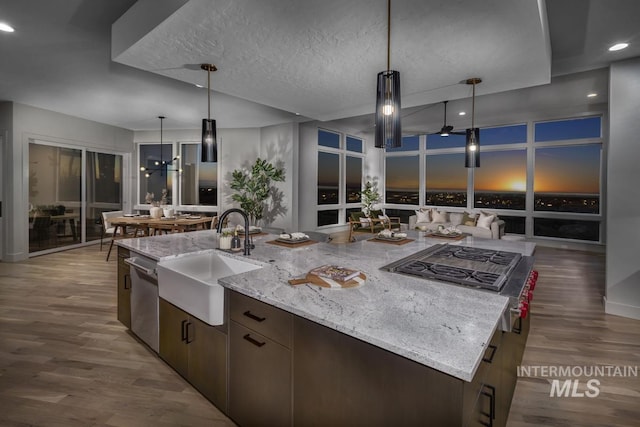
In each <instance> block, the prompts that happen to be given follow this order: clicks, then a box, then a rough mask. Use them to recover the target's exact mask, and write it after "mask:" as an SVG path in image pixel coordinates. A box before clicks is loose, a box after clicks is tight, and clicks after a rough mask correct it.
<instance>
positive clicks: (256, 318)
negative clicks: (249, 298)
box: [243, 310, 267, 322]
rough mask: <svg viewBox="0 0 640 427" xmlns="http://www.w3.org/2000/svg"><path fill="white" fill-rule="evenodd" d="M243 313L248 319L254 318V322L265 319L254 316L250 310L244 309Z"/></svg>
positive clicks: (264, 318)
mask: <svg viewBox="0 0 640 427" xmlns="http://www.w3.org/2000/svg"><path fill="white" fill-rule="evenodd" d="M243 314H244V315H245V316H247V317H248V318H249V319H253V320H255V321H256V322H264V321H265V320H267V318H266V317H260V316H256V315H255V314H253V313H252V312H251V311H250V310H247V311H245V312H244V313H243Z"/></svg>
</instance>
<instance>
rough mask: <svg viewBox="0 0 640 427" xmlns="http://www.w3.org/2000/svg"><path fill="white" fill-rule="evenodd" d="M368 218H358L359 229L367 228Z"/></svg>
mask: <svg viewBox="0 0 640 427" xmlns="http://www.w3.org/2000/svg"><path fill="white" fill-rule="evenodd" d="M369 223H370V221H369V218H360V227H369Z"/></svg>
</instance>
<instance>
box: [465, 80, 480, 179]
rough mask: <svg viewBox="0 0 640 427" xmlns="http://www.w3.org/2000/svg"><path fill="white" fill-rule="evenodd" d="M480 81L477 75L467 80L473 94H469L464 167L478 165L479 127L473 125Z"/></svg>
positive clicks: (476, 166)
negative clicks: (468, 124)
mask: <svg viewBox="0 0 640 427" xmlns="http://www.w3.org/2000/svg"><path fill="white" fill-rule="evenodd" d="M478 83H482V79H479V78H477V77H474V78H471V79H468V80H467V84H468V85H473V95H472V96H471V129H467V138H466V144H465V149H464V154H465V156H464V167H466V168H479V167H480V129H476V127H475V116H476V85H477V84H478Z"/></svg>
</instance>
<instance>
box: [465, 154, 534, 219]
mask: <svg viewBox="0 0 640 427" xmlns="http://www.w3.org/2000/svg"><path fill="white" fill-rule="evenodd" d="M480 165H481V167H480V168H475V169H474V183H475V188H474V198H475V201H474V206H475V207H476V208H492V209H520V210H524V209H525V200H526V194H527V152H526V150H508V151H485V152H482V153H481V155H480Z"/></svg>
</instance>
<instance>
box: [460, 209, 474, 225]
mask: <svg viewBox="0 0 640 427" xmlns="http://www.w3.org/2000/svg"><path fill="white" fill-rule="evenodd" d="M477 218H478V217H477V215H476V214H474V213H469V212H465V213H464V214H462V224H464V225H468V226H471V227H475V226H476V221H477Z"/></svg>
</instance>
